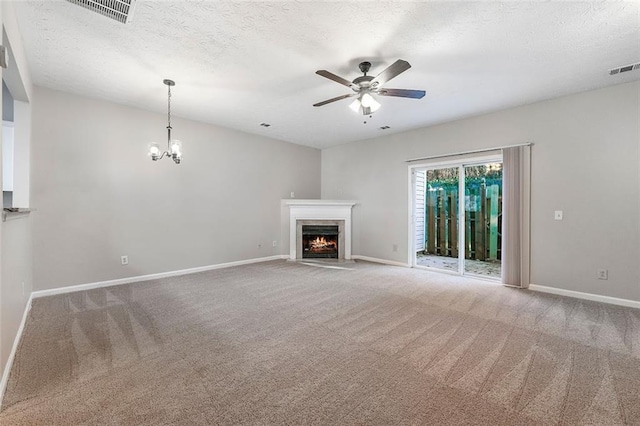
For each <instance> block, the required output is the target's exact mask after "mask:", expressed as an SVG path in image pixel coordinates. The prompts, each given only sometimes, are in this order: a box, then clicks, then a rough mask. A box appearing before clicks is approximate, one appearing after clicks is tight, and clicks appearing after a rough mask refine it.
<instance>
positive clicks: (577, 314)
mask: <svg viewBox="0 0 640 426" xmlns="http://www.w3.org/2000/svg"><path fill="white" fill-rule="evenodd" d="M3 407H4V408H3V411H2V413H0V424H2V425H23V424H24V425H27V424H28V425H58V424H60V425H69V424H122V425H128V424H132V425H160V424H340V425H345V424H346V425H348V424H372V425H377V424H379V425H396V424H398V425H400V424H403V425H404V424H431V425H462V424H468V425H473V424H490V425H529V424H530V425H552V424H566V425H618V424H640V310H636V309H630V308H623V307H619V306H614V305H606V304H601V303H596V302H589V301H584V300H578V299H571V298H566V297H561V296H555V295H549V294H542V293H534V292H530V291H528V290H517V289H510V288H506V287H503V286H500V285H497V284H492V283H488V282H483V281H477V280H471V279H466V278H462V277H458V276H448V275H443V274H436V273H432V272H429V271H423V270H415V269H407V268H398V267H391V266H383V265H376V264H371V263H367V262H357V263H355V264H348V265H344V266H343V267H337V266H334V267H320V266H318V265H306V264H301V263H291V262H285V261H274V262H267V263H261V264H254V265H246V266H241V267H235V268H228V269H220V270H214V271H209V272H203V273H198V274H192V275H185V276H181V277H174V278H166V279H161V280H155V281H148V282H144V283H136V284H130V285H120V286H114V287H108V288H102V289H96V290H89V291H82V292H76V293H69V294H64V295H58V296H51V297H45V298H39V299H35V300H34V301H33V306H32V309H31V312H30V314H29V317H28V320H27V324H26V328H25V331H24V334H23V338H22V341H21V343H20V345H19V348H18V352H17V356H16V359H15V362H14V365H13V369H12V371H11V375H10V378H9V383H8V388H7V392H6V394H5V397H4V404H3Z"/></svg>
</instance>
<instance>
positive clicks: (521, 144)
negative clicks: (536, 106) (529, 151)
mask: <svg viewBox="0 0 640 426" xmlns="http://www.w3.org/2000/svg"><path fill="white" fill-rule="evenodd" d="M531 145H533V143H532V142H527V143H520V144H517V145H506V146H496V147H495V148H485V149H476V150H475V151H464V152H456V153H454V154H442V155H432V156H431V157H420V158H412V159H410V160H404V162H405V163H413V162H414V161H422V160H433V159H435V158H444V157H456V156H458V155H467V154H477V153H480V152H489V151H495V150H498V149H505V148H515V147H517V146H531Z"/></svg>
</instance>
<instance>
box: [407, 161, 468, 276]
mask: <svg viewBox="0 0 640 426" xmlns="http://www.w3.org/2000/svg"><path fill="white" fill-rule="evenodd" d="M459 172H460V170H459V168H457V167H448V168H441V169H428V170H419V171H417V176H418V177H417V179H416V180H417V181H420V185H421V188H420V189H418V187H416V190H417V192H416V199H419V200H420V204H419V205H417V206H416V208H419V209H420V210H421V220H420V224H419V225H418V226H419V227H420V229H422V230H423V235H420V236H419V237H418V238H419V244H417V248H418V250H417V251H416V264H417V265H420V266H426V267H429V268H435V269H444V270H448V271H455V272H458V271H460V262H459V259H458V248H459V244H458V234H459V232H458V227H459V221H458V213H459V210H460V203H459V197H458V189H459Z"/></svg>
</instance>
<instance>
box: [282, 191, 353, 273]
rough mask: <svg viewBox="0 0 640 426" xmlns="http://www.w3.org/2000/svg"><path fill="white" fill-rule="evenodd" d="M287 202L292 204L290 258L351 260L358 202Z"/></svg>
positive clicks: (290, 215) (290, 211)
mask: <svg viewBox="0 0 640 426" xmlns="http://www.w3.org/2000/svg"><path fill="white" fill-rule="evenodd" d="M283 202H284V205H286V206H288V207H289V259H290V260H302V259H309V258H316V259H317V261H323V260H326V261H337V262H344V261H350V260H351V208H352V207H353V206H354V204H356V203H355V202H354V201H346V200H283ZM303 227H304V230H303ZM309 260H310V259H309Z"/></svg>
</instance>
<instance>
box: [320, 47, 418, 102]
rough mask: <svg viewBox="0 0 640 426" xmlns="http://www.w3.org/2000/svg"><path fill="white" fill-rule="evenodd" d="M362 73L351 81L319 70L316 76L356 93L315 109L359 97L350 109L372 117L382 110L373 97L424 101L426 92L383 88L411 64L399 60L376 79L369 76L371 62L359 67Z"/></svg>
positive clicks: (363, 63)
mask: <svg viewBox="0 0 640 426" xmlns="http://www.w3.org/2000/svg"><path fill="white" fill-rule="evenodd" d="M358 67H359V68H360V71H361V72H362V73H363V74H364V75H361V76H359V77H356V78H355V79H354V80H353V81H349V80H347V79H345V78H342V77H340V76H337V75H335V74H333V73H331V72H329V71H327V70H318V71H316V74H318V75H320V76H322V77H325V78H328V79H329V80H333V81H335V82H336V83H339V84H342V85H343V86H347V87H349V88H350V89H351V90H353V92H354V93H349V94H346V95H342V96H337V97H335V98H331V99H327V100H326V101H322V102H318V103H316V104H314V105H313V106H314V107H320V106H323V105H326V104H329V103H332V102H336V101H339V100H342V99H347V98H352V97H354V96H357V98H356V100H355V101H353V102H352V103H351V104H350V105H349V108H351V109H352V110H353V111H354V112H359V111H360V112H362V114H363V115H370V114H372V113H374V112H376V111H377V110H378V109H380V106H381V105H380V103H379V102H378V101H377V100H376V98H375V97H374V96H373V95H380V96H395V97H399V98H410V99H422V98H423V97H424V95H425V91H424V90H407V89H386V88H382V86H383V85H384V84H385V83H386V82H387V81H389V80H391V79H392V78H395V77H397V76H398V75H400V74H401V73H403V72H405V71H406V70H408V69H409V68H411V65H410V64H409V62H407V61H404V60H402V59H398V60H397V61H396V62H394V63H393V64H391V65H390V66H389V67H387V68H386V69H385V70H384V71H382V72H381V73H380V74H378V75H377V76H376V77H372V76H370V75H367V73H368V72H369V70H370V69H371V62H366V61H365V62H361V63H360V65H359V66H358Z"/></svg>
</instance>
